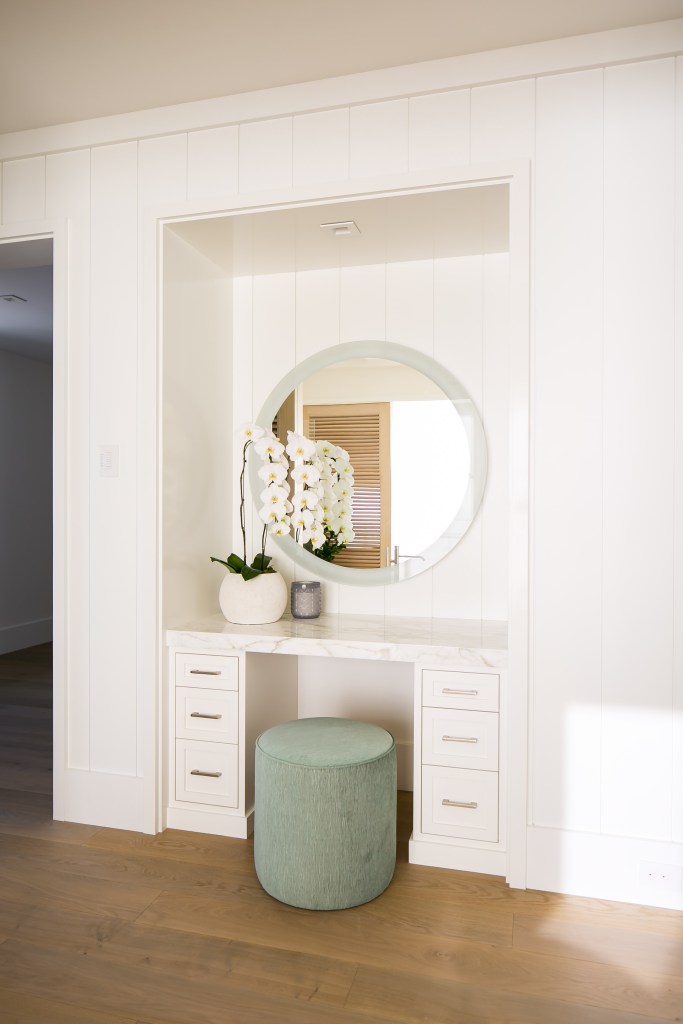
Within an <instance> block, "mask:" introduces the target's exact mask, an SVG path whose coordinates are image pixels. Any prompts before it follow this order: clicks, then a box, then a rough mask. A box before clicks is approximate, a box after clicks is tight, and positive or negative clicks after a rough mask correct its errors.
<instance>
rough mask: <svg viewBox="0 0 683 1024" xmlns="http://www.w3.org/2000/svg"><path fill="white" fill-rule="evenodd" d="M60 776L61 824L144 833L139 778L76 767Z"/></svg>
mask: <svg viewBox="0 0 683 1024" xmlns="http://www.w3.org/2000/svg"><path fill="white" fill-rule="evenodd" d="M64 775H65V777H64V789H65V801H64V818H65V821H76V822H79V823H80V824H82V825H99V826H100V827H102V828H120V829H124V830H125V831H128V832H143V831H144V828H143V823H144V814H143V808H144V785H143V782H144V780H143V779H140V778H138V777H137V776H134V775H107V774H105V773H103V772H86V771H81V770H79V769H76V768H69V769H67V771H66V772H65V773H64Z"/></svg>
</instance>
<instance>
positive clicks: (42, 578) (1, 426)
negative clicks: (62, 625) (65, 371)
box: [0, 350, 52, 654]
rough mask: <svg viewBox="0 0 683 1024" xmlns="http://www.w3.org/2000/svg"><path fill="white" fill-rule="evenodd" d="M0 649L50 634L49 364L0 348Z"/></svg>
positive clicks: (40, 640)
mask: <svg viewBox="0 0 683 1024" xmlns="http://www.w3.org/2000/svg"><path fill="white" fill-rule="evenodd" d="M0 567H1V568H0V654H5V653H7V652H8V651H16V650H19V649H21V648H23V647H31V646H32V645H33V644H42V643H47V642H48V641H49V640H51V639H52V366H51V365H50V364H49V363H46V362H42V361H39V360H37V359H27V358H26V357H24V356H20V355H17V354H16V353H14V352H4V351H1V350H0Z"/></svg>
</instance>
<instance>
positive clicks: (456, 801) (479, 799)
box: [422, 765, 498, 843]
mask: <svg viewBox="0 0 683 1024" xmlns="http://www.w3.org/2000/svg"><path fill="white" fill-rule="evenodd" d="M422 831H423V832H424V833H427V834H432V835H436V836H453V837H456V838H459V839H479V840H482V841H485V842H491V843H495V842H497V840H498V774H497V772H479V771H468V770H467V769H465V768H441V767H436V766H433V765H424V766H423V768H422Z"/></svg>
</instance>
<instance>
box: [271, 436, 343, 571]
mask: <svg viewBox="0 0 683 1024" xmlns="http://www.w3.org/2000/svg"><path fill="white" fill-rule="evenodd" d="M287 441H288V444H287V448H286V451H287V454H288V455H289V457H290V458H291V459H292V461H293V462H294V469H293V470H292V474H291V476H292V480H294V484H295V490H294V496H293V503H294V517H293V520H292V528H293V530H294V535H295V539H296V541H297V542H298V543H299V544H301V545H302V546H303V547H305V548H306V550H307V551H311V552H312V553H313V554H314V555H317V556H318V558H323V559H324V560H325V561H327V562H331V561H332V560H333V559H334V557H335V555H337V554H338V552H340V551H343V550H344V548H345V547H346V546H347V544H350V543H351V541H352V540H353V539H354V537H355V534H354V532H353V528H352V525H351V522H352V511H353V505H352V502H353V482H354V481H353V467H352V466H351V461H350V459H349V453H348V452H347V451H346V450H345V449H344V448H341V447H339V446H338V445H334V444H332V443H331V442H329V441H317V442H316V441H311V440H310V439H309V438H307V437H303V436H302V435H301V434H293V433H291V432H290V433H288V435H287Z"/></svg>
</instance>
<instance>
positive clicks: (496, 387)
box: [479, 253, 510, 622]
mask: <svg viewBox="0 0 683 1024" xmlns="http://www.w3.org/2000/svg"><path fill="white" fill-rule="evenodd" d="M509 262H510V261H509V256H508V254H507V253H490V254H487V255H486V256H484V257H483V260H482V265H483V281H482V292H483V302H482V349H483V352H482V388H483V394H482V401H481V409H480V412H481V415H482V418H483V421H484V430H485V431H486V436H487V441H488V474H487V479H486V500H485V501H484V503H483V505H482V508H481V511H480V513H479V514H480V516H481V520H482V526H481V529H482V545H481V616H482V618H483V619H495V620H497V621H501V622H506V621H507V617H508V572H507V566H508V517H507V515H506V514H505V512H504V510H505V509H507V508H508V506H509V489H508V475H509V472H510V466H509V458H508V423H509V415H510V412H509V394H510V372H509V371H510V336H509V320H510V314H509V309H510V303H509V272H510V267H509Z"/></svg>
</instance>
